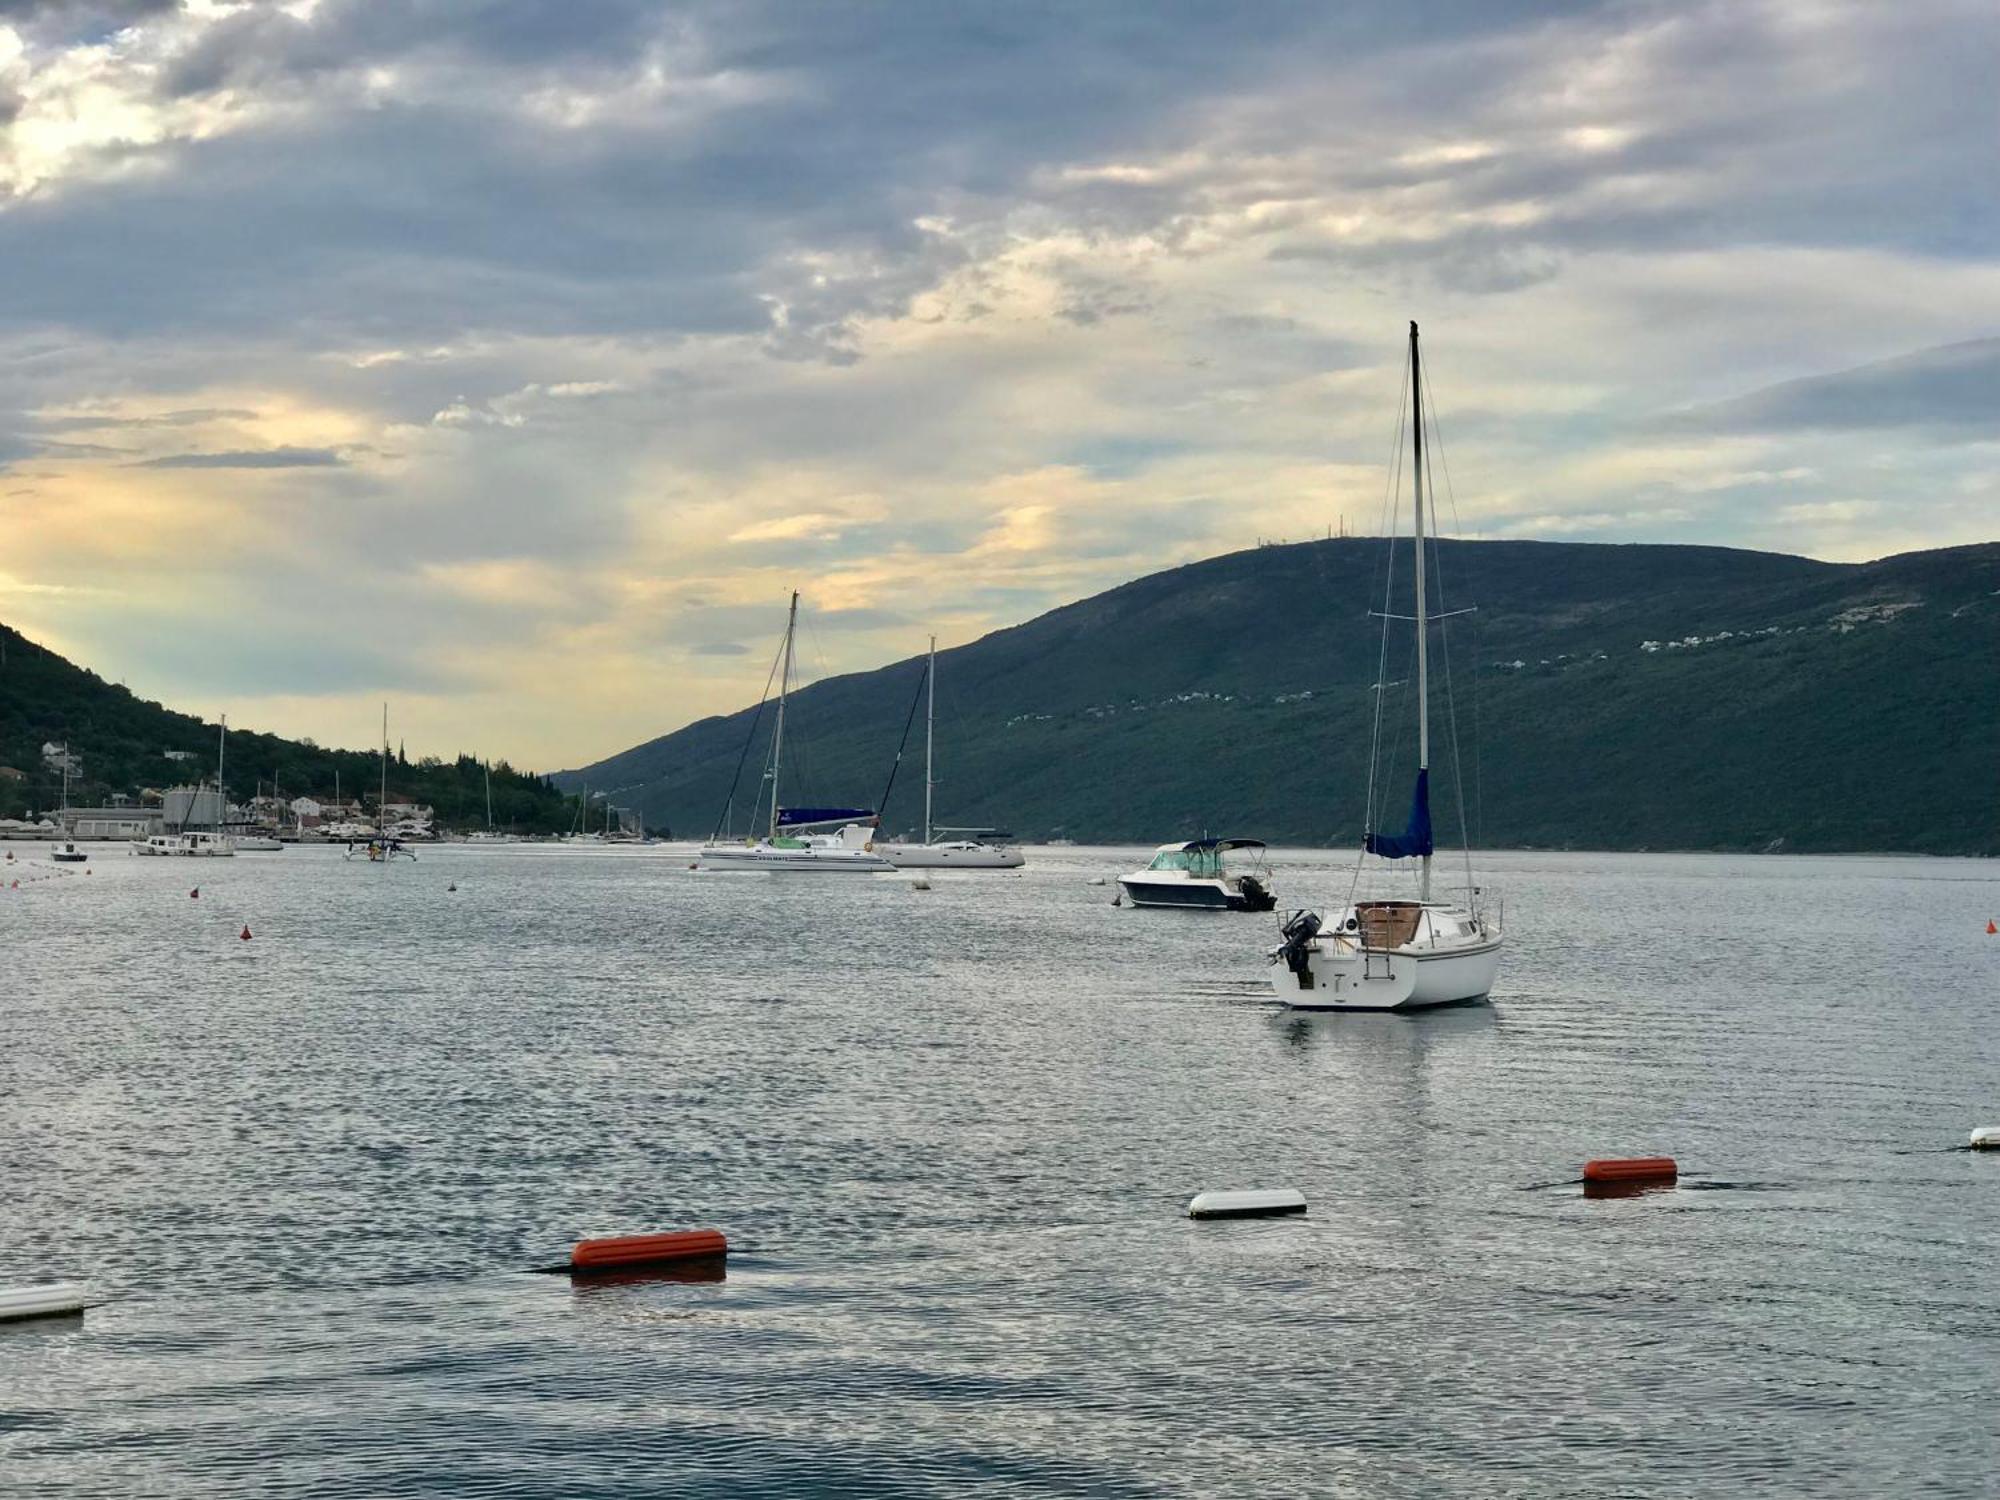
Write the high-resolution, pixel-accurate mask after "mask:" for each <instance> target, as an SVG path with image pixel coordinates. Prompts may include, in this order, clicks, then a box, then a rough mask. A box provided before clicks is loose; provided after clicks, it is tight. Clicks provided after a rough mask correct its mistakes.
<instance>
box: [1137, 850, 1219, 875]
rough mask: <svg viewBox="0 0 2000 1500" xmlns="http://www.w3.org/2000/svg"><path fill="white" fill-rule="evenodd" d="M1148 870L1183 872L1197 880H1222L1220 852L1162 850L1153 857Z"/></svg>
mask: <svg viewBox="0 0 2000 1500" xmlns="http://www.w3.org/2000/svg"><path fill="white" fill-rule="evenodd" d="M1146 868H1147V869H1149V870H1185V871H1187V872H1188V874H1190V875H1192V876H1194V877H1195V878H1196V879H1198V880H1219V879H1221V878H1222V851H1221V850H1219V849H1215V848H1213V847H1211V848H1207V849H1163V850H1161V851H1160V852H1159V853H1158V854H1155V855H1154V856H1153V862H1152V863H1151V864H1150V865H1148V866H1146Z"/></svg>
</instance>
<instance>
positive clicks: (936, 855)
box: [876, 843, 1025, 870]
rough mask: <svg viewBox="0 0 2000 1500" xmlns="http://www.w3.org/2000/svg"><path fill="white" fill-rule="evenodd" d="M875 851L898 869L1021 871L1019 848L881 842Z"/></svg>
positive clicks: (991, 845)
mask: <svg viewBox="0 0 2000 1500" xmlns="http://www.w3.org/2000/svg"><path fill="white" fill-rule="evenodd" d="M876 851H877V852H878V853H879V854H881V856H882V857H883V858H884V859H886V860H888V861H889V863H890V864H892V865H894V866H895V867H896V868H897V869H899V870H1018V869H1020V868H1021V866H1022V864H1023V863H1025V861H1024V860H1023V858H1022V856H1021V851H1020V850H1019V849H1003V848H1000V847H998V846H996V845H993V844H965V843H955V844H878V845H877V846H876Z"/></svg>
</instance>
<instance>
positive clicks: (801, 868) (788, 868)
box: [695, 844, 896, 875]
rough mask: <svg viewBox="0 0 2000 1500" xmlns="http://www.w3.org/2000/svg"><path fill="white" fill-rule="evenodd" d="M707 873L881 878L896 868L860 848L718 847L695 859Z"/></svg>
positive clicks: (704, 852)
mask: <svg viewBox="0 0 2000 1500" xmlns="http://www.w3.org/2000/svg"><path fill="white" fill-rule="evenodd" d="M695 862H696V864H697V865H698V866H699V867H700V868H701V869H704V870H767V871H778V872H780V873H782V874H788V875H880V874H882V873H883V872H885V871H889V870H893V869H895V868H896V867H895V866H894V865H892V864H890V863H889V861H888V860H886V859H883V858H882V857H881V856H880V855H877V854H870V853H868V852H867V851H865V850H861V849H817V848H813V847H811V846H808V847H806V848H803V849H782V848H778V847H776V846H773V845H770V844H719V845H710V846H708V847H706V848H704V849H703V850H702V851H701V853H700V854H699V855H698V856H696V860H695Z"/></svg>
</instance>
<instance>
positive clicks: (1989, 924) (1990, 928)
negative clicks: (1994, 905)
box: [1986, 917, 2000, 937]
mask: <svg viewBox="0 0 2000 1500" xmlns="http://www.w3.org/2000/svg"><path fill="white" fill-rule="evenodd" d="M1996 932H2000V927H1995V926H1994V925H1993V920H1992V918H1990V917H1989V918H1987V921H1986V935H1987V936H1988V937H1992V936H1993V934H1994V933H1996Z"/></svg>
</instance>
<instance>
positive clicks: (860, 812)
mask: <svg viewBox="0 0 2000 1500" xmlns="http://www.w3.org/2000/svg"><path fill="white" fill-rule="evenodd" d="M874 821H875V809H874V808H872V807H781V808H779V809H778V826H779V827H780V828H810V827H812V826H813V825H814V824H817V823H872V822H874Z"/></svg>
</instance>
